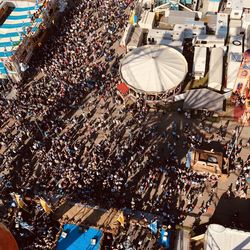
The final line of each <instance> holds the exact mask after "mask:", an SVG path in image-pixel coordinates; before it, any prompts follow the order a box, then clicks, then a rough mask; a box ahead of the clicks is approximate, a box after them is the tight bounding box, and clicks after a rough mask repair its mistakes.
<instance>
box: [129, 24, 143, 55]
mask: <svg viewBox="0 0 250 250" xmlns="http://www.w3.org/2000/svg"><path fill="white" fill-rule="evenodd" d="M142 40H143V30H142V28H140V27H135V29H134V32H133V34H132V37H131V40H130V42H129V43H128V45H127V51H131V50H133V49H135V48H138V47H140V46H141V44H142Z"/></svg>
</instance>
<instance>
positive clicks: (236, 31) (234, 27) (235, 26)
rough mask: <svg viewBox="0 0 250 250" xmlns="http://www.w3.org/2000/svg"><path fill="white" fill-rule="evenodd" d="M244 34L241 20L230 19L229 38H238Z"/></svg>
mask: <svg viewBox="0 0 250 250" xmlns="http://www.w3.org/2000/svg"><path fill="white" fill-rule="evenodd" d="M242 32H243V29H242V24H241V20H234V19H230V22H229V31H228V35H229V36H238V35H240V34H241V33H242Z"/></svg>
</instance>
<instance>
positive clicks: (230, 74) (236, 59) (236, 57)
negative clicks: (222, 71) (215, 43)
mask: <svg viewBox="0 0 250 250" xmlns="http://www.w3.org/2000/svg"><path fill="white" fill-rule="evenodd" d="M242 51H243V36H242V35H238V36H231V37H230V40H229V46H228V57H227V63H228V65H227V86H226V88H227V89H228V90H232V89H233V88H234V85H235V81H236V78H237V74H238V71H239V68H240V64H241V61H242Z"/></svg>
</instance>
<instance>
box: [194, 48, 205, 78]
mask: <svg viewBox="0 0 250 250" xmlns="http://www.w3.org/2000/svg"><path fill="white" fill-rule="evenodd" d="M206 61H207V48H206V47H195V48H194V60H193V75H194V78H195V79H196V80H198V79H200V78H202V77H204V75H205V71H206Z"/></svg>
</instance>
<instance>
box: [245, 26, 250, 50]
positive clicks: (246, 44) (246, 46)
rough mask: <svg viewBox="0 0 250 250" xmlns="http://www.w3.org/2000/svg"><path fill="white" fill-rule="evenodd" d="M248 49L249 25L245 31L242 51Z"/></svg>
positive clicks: (249, 43) (249, 40) (249, 38)
mask: <svg viewBox="0 0 250 250" xmlns="http://www.w3.org/2000/svg"><path fill="white" fill-rule="evenodd" d="M248 49H250V25H248V27H247V29H246V31H245V41H244V51H246V50H248Z"/></svg>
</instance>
